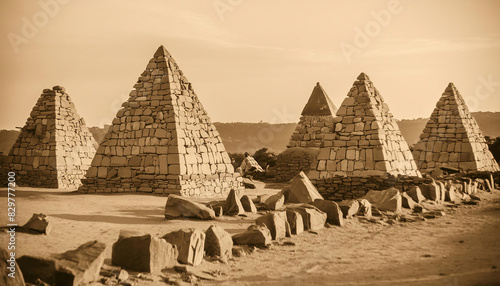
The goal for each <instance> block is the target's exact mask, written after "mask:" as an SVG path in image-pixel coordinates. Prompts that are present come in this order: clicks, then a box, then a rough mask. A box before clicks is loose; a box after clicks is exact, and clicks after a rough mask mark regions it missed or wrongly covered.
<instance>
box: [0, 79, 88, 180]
mask: <svg viewBox="0 0 500 286" xmlns="http://www.w3.org/2000/svg"><path fill="white" fill-rule="evenodd" d="M96 148H97V143H96V142H95V140H94V137H93V136H92V134H91V133H90V131H89V130H88V128H87V127H86V125H85V121H84V120H83V118H81V117H80V116H79V115H78V113H77V112H76V109H75V105H74V104H73V102H72V101H71V98H70V97H69V95H68V94H67V93H66V92H65V89H64V88H63V87H61V86H54V87H53V89H45V90H43V94H42V95H41V96H40V97H39V98H38V101H37V103H36V105H35V106H34V107H33V110H32V111H31V114H30V117H29V118H28V119H27V121H26V124H25V125H24V127H23V128H22V130H21V133H20V135H19V137H18V138H17V141H16V142H15V143H14V145H13V146H12V149H11V150H10V152H9V155H8V156H6V157H5V158H3V160H4V163H3V164H2V169H3V170H2V171H1V173H2V176H6V175H7V172H10V171H14V172H15V173H16V183H17V184H18V185H21V186H31V187H46V188H62V189H76V188H78V187H79V186H80V185H81V181H80V180H81V179H82V178H84V177H85V173H86V172H87V169H88V168H89V166H90V163H91V161H92V158H93V157H94V154H95V151H96Z"/></svg>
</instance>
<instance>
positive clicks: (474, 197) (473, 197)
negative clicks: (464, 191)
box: [469, 194, 481, 201]
mask: <svg viewBox="0 0 500 286" xmlns="http://www.w3.org/2000/svg"><path fill="white" fill-rule="evenodd" d="M469 197H470V198H471V199H473V200H475V201H480V200H481V198H480V197H478V196H476V195H474V194H470V195H469Z"/></svg>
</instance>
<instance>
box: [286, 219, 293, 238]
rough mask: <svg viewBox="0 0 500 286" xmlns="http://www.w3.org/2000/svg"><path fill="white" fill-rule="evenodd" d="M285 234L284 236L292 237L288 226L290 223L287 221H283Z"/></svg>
mask: <svg viewBox="0 0 500 286" xmlns="http://www.w3.org/2000/svg"><path fill="white" fill-rule="evenodd" d="M285 230H286V231H285V236H286V237H292V229H291V227H290V224H289V223H288V221H285Z"/></svg>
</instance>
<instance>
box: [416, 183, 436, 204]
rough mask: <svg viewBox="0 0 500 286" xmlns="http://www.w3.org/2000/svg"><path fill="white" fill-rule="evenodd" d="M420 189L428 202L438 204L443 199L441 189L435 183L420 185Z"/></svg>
mask: <svg viewBox="0 0 500 286" xmlns="http://www.w3.org/2000/svg"><path fill="white" fill-rule="evenodd" d="M418 187H419V188H420V190H422V195H424V197H425V198H426V199H428V200H431V201H435V202H437V201H438V200H439V199H440V198H441V196H440V194H439V187H438V186H437V185H436V184H435V183H429V184H420V185H418Z"/></svg>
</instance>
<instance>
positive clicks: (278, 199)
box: [264, 193, 285, 210]
mask: <svg viewBox="0 0 500 286" xmlns="http://www.w3.org/2000/svg"><path fill="white" fill-rule="evenodd" d="M284 203H285V196H284V195H283V194H282V193H277V194H275V195H272V196H270V197H269V198H267V199H266V201H265V202H264V204H265V205H266V206H267V207H268V208H269V209H270V210H280V209H282V208H283V204H284Z"/></svg>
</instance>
